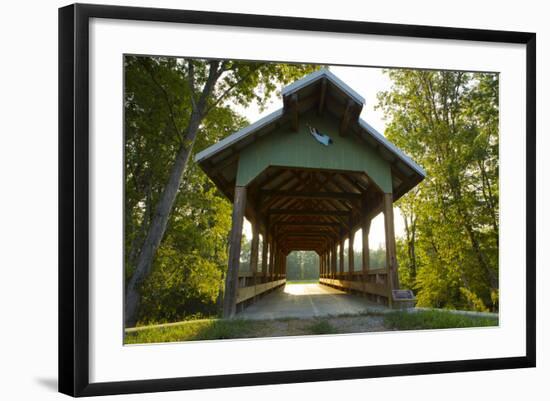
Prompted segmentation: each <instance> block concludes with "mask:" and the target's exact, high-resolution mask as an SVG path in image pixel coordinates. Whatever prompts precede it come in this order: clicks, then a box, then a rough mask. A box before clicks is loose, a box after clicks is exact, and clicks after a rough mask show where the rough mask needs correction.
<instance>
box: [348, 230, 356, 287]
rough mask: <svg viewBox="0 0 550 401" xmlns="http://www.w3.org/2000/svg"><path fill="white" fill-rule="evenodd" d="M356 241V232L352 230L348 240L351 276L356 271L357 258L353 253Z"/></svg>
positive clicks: (349, 271)
mask: <svg viewBox="0 0 550 401" xmlns="http://www.w3.org/2000/svg"><path fill="white" fill-rule="evenodd" d="M354 239H355V231H354V230H353V229H351V230H350V231H349V238H348V274H349V275H350V276H351V275H353V272H354V270H355V257H354V253H353V242H354V241H353V240H354Z"/></svg>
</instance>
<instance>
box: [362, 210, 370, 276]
mask: <svg viewBox="0 0 550 401" xmlns="http://www.w3.org/2000/svg"><path fill="white" fill-rule="evenodd" d="M370 223H371V219H369V218H368V217H367V216H363V224H362V226H361V231H362V234H363V253H362V259H363V266H362V267H363V269H362V270H363V273H368V271H369V269H370V258H369V253H370V251H369V232H370Z"/></svg>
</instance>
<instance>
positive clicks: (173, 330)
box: [124, 319, 261, 344]
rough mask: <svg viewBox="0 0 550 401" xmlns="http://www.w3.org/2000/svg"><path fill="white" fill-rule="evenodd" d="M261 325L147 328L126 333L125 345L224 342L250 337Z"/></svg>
mask: <svg viewBox="0 0 550 401" xmlns="http://www.w3.org/2000/svg"><path fill="white" fill-rule="evenodd" d="M260 324H261V323H258V322H256V321H253V320H242V319H233V320H222V319H203V320H197V321H187V322H182V323H181V324H175V325H168V326H161V327H150V328H149V327H148V328H143V329H140V330H135V331H130V332H127V333H126V335H125V337H124V343H125V344H145V343H163V342H175V341H193V340H195V341H197V340H224V339H231V338H242V337H249V336H252V335H253V334H254V333H255V332H256V331H257V329H258V326H260Z"/></svg>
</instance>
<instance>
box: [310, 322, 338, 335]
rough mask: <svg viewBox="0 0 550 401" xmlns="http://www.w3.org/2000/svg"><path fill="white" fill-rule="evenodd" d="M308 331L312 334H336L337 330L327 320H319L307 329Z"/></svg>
mask: <svg viewBox="0 0 550 401" xmlns="http://www.w3.org/2000/svg"><path fill="white" fill-rule="evenodd" d="M306 330H307V331H309V332H310V333H311V334H335V333H336V328H335V327H334V326H333V325H331V324H330V323H329V322H328V321H327V320H319V321H318V322H315V323H313V324H312V325H310V326H308V327H306Z"/></svg>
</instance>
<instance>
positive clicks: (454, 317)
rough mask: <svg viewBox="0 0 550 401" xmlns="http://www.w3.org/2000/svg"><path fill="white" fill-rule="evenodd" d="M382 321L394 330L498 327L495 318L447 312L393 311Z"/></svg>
mask: <svg viewBox="0 0 550 401" xmlns="http://www.w3.org/2000/svg"><path fill="white" fill-rule="evenodd" d="M384 320H385V323H386V325H387V326H388V327H389V328H391V329H394V330H419V329H452V328H464V327H487V326H498V318H497V317H485V316H473V315H461V314H457V313H452V312H447V311H416V312H406V311H395V312H390V313H386V314H385V315H384Z"/></svg>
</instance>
